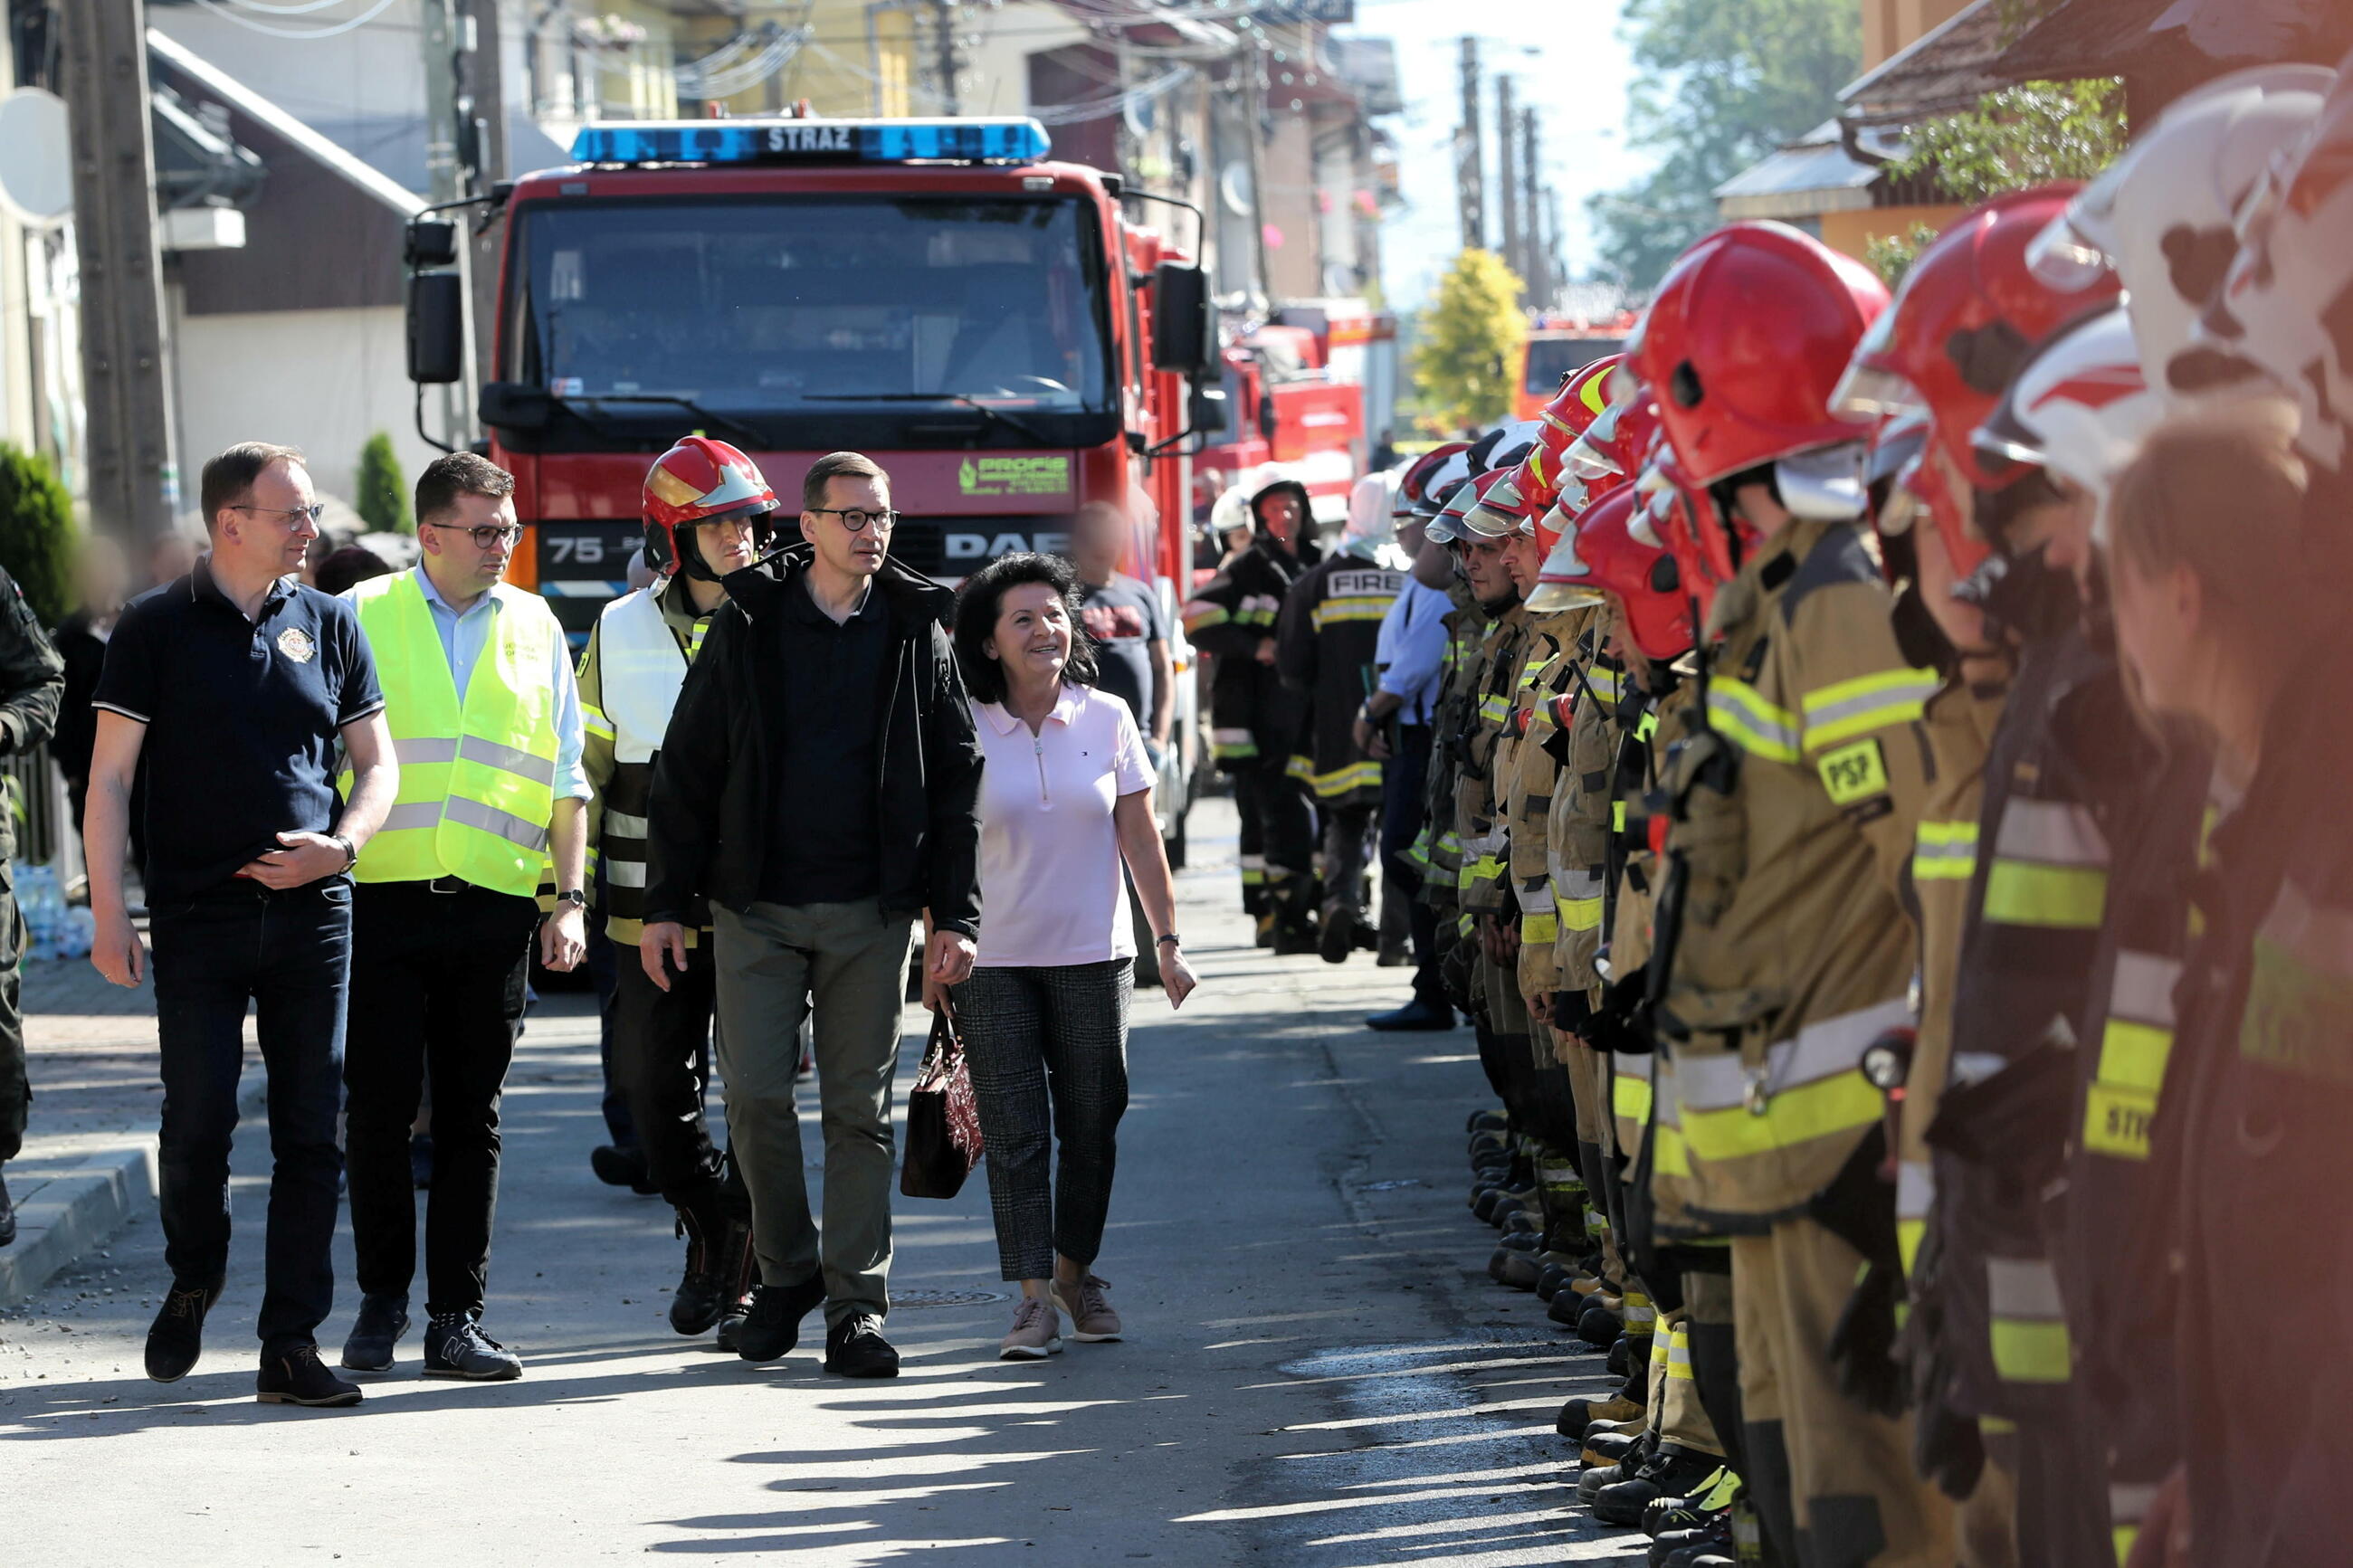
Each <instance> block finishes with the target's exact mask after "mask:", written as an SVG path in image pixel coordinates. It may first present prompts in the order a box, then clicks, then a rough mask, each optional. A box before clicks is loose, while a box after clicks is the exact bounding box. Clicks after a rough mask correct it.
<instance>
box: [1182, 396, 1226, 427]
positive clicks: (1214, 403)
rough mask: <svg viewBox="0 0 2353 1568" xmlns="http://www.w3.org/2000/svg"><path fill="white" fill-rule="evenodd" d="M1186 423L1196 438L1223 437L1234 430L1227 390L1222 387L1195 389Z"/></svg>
mask: <svg viewBox="0 0 2353 1568" xmlns="http://www.w3.org/2000/svg"><path fill="white" fill-rule="evenodd" d="M1186 422H1187V424H1189V425H1190V426H1192V427H1193V428H1192V432H1191V433H1192V434H1193V435H1196V436H1222V435H1223V434H1225V433H1226V432H1227V431H1228V430H1230V429H1232V428H1233V410H1232V409H1230V408H1229V407H1228V406H1227V405H1226V389H1225V388H1224V387H1222V386H1197V387H1195V388H1194V389H1193V398H1192V406H1191V407H1190V408H1189V409H1188V410H1187V420H1186Z"/></svg>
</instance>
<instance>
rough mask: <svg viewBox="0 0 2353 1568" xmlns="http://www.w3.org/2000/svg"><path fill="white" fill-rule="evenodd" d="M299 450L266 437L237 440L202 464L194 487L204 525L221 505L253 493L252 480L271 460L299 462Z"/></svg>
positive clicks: (210, 525)
mask: <svg viewBox="0 0 2353 1568" xmlns="http://www.w3.org/2000/svg"><path fill="white" fill-rule="evenodd" d="M301 461H303V458H302V454H301V453H300V452H298V451H296V450H295V449H294V448H293V447H280V446H275V445H273V444H271V443H270V442H268V441H239V442H238V443H237V445H236V446H234V447H229V448H228V449H227V451H225V452H222V453H221V454H220V455H219V456H218V457H216V458H212V459H211V460H210V461H208V462H206V464H205V473H204V478H203V479H202V480H201V481H200V482H199V483H198V485H197V489H196V497H197V502H196V504H197V505H199V506H201V507H203V508H204V509H205V527H206V530H207V531H210V530H211V529H212V528H213V526H214V520H215V519H216V518H218V517H219V516H220V513H221V509H222V508H224V507H232V506H236V505H237V504H239V503H240V502H242V501H243V500H245V498H246V497H248V496H249V495H251V494H252V493H253V481H254V480H256V479H259V478H260V477H261V476H262V474H263V472H264V471H265V470H266V469H268V468H269V465H270V464H272V463H300V462H301Z"/></svg>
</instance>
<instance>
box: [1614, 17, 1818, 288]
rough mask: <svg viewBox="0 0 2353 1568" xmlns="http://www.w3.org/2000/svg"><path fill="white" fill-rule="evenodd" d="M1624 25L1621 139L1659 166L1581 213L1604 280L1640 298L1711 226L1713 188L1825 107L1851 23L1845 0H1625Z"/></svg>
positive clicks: (1805, 126)
mask: <svg viewBox="0 0 2353 1568" xmlns="http://www.w3.org/2000/svg"><path fill="white" fill-rule="evenodd" d="M1625 26H1626V29H1627V32H1628V35H1629V39H1628V41H1629V42H1630V45H1631V46H1632V49H1633V56H1634V64H1635V67H1636V68H1637V70H1638V71H1639V72H1640V73H1641V74H1640V76H1639V77H1638V78H1637V79H1636V80H1635V83H1634V86H1633V89H1632V91H1631V93H1630V95H1629V105H1628V112H1627V129H1628V133H1629V141H1630V143H1631V144H1632V145H1633V146H1636V147H1641V148H1647V149H1651V150H1653V151H1655V152H1657V153H1660V154H1661V155H1662V158H1661V162H1660V164H1659V166H1658V168H1657V169H1656V170H1655V171H1654V172H1653V173H1652V174H1651V175H1650V176H1649V177H1648V178H1646V179H1644V180H1642V181H1641V182H1640V183H1638V184H1634V185H1632V186H1630V187H1629V188H1627V189H1625V190H1622V191H1612V192H1607V193H1604V194H1603V195H1598V196H1595V197H1594V198H1592V200H1591V202H1590V203H1589V204H1588V207H1589V210H1590V211H1591V213H1592V216H1593V222H1594V227H1595V229H1596V230H1597V231H1598V234H1599V244H1600V251H1601V261H1602V268H1603V270H1604V272H1605V273H1607V274H1612V275H1614V276H1615V278H1616V279H1617V281H1619V282H1620V283H1621V284H1623V285H1624V286H1625V287H1626V288H1628V289H1630V290H1632V291H1635V292H1637V293H1641V292H1647V291H1648V290H1649V289H1650V288H1651V285H1653V284H1655V283H1656V282H1657V281H1658V279H1659V277H1660V275H1661V274H1662V273H1663V272H1664V271H1665V270H1666V268H1667V264H1668V263H1669V262H1671V261H1672V260H1673V259H1674V258H1675V256H1676V254H1677V253H1678V252H1680V251H1681V250H1682V249H1683V247H1685V246H1687V245H1689V244H1690V243H1691V242H1692V241H1693V240H1694V239H1697V238H1698V237H1700V236H1701V235H1703V234H1705V233H1706V232H1707V231H1708V230H1709V229H1712V228H1714V227H1715V226H1716V225H1717V222H1718V219H1717V217H1716V213H1715V187H1716V186H1717V185H1720V184H1723V183H1724V182H1725V181H1726V180H1728V179H1730V178H1731V177H1732V176H1733V175H1735V174H1738V173H1739V172H1740V171H1741V170H1743V169H1745V168H1746V167H1747V166H1748V165H1749V164H1751V163H1756V162H1757V160H1758V159H1760V158H1762V157H1764V156H1765V155H1766V154H1767V153H1771V152H1773V151H1774V150H1775V149H1777V148H1779V147H1782V146H1785V145H1787V144H1788V143H1789V142H1794V141H1796V140H1797V139H1798V138H1799V137H1800V136H1802V135H1804V134H1805V133H1806V132H1808V131H1810V130H1811V129H1812V128H1813V127H1815V126H1816V125H1819V124H1820V123H1821V121H1824V120H1825V119H1828V118H1829V117H1830V116H1831V114H1832V113H1834V112H1835V111H1836V110H1837V108H1838V103H1837V96H1838V89H1840V88H1841V87H1843V86H1845V85H1846V84H1847V82H1848V81H1849V80H1851V79H1852V78H1853V77H1854V74H1855V72H1856V70H1857V68H1859V66H1860V64H1861V62H1862V15H1861V13H1860V11H1859V9H1858V8H1857V7H1856V6H1855V5H1853V4H1852V0H1627V5H1626V9H1625Z"/></svg>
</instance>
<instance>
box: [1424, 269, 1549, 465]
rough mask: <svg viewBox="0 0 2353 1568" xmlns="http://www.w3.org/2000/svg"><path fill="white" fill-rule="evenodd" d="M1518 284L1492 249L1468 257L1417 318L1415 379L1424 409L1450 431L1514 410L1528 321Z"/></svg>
mask: <svg viewBox="0 0 2353 1568" xmlns="http://www.w3.org/2000/svg"><path fill="white" fill-rule="evenodd" d="M1520 287H1521V285H1520V280H1519V279H1518V278H1517V277H1516V276H1514V274H1513V271H1512V269H1511V268H1509V267H1506V266H1504V258H1502V257H1500V256H1497V255H1496V254H1495V253H1494V252H1493V251H1492V250H1466V251H1464V252H1462V254H1461V255H1460V256H1458V257H1456V258H1454V265H1453V266H1451V267H1450V268H1447V269H1446V276H1445V277H1444V278H1442V279H1439V283H1438V297H1437V298H1436V299H1435V300H1433V301H1431V303H1430V309H1429V310H1425V311H1423V312H1422V318H1421V334H1420V342H1419V343H1417V344H1416V345H1415V346H1414V351H1413V374H1414V380H1415V381H1416V383H1418V384H1419V389H1420V392H1421V397H1422V403H1423V406H1424V407H1426V408H1427V409H1428V410H1429V411H1430V415H1431V416H1433V417H1434V418H1435V419H1436V421H1437V422H1438V424H1439V425H1440V426H1441V427H1442V428H1444V429H1448V430H1467V429H1472V428H1475V427H1477V426H1482V425H1492V424H1493V423H1494V422H1495V421H1496V420H1498V419H1503V418H1505V417H1507V416H1509V415H1510V414H1511V411H1512V383H1513V379H1514V373H1515V371H1516V368H1517V366H1518V364H1519V358H1520V347H1521V345H1522V344H1523V343H1525V342H1527V336H1528V321H1527V317H1526V316H1525V314H1524V313H1523V312H1522V311H1521V310H1520V307H1519V297H1520Z"/></svg>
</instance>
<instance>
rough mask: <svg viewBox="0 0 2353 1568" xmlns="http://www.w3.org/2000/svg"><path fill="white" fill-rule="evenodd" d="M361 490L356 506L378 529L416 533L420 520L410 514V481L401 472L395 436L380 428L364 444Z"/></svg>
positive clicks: (369, 524)
mask: <svg viewBox="0 0 2353 1568" xmlns="http://www.w3.org/2000/svg"><path fill="white" fill-rule="evenodd" d="M355 488H356V489H358V491H359V493H358V494H357V495H355V496H353V498H352V510H353V511H356V512H358V513H359V514H360V521H363V522H364V523H366V524H367V525H368V529H369V531H372V532H375V533H415V532H416V531H417V521H416V520H415V519H414V518H412V517H410V516H409V515H408V481H407V480H406V479H404V478H403V477H402V476H401V472H400V459H399V458H397V457H396V456H395V455H394V454H393V450H392V437H389V436H387V435H385V433H384V432H383V431H381V430H379V431H377V432H376V433H375V435H373V436H371V437H368V438H367V445H365V446H364V447H361V448H360V471H359V481H358V484H357V485H356V487H355Z"/></svg>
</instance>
